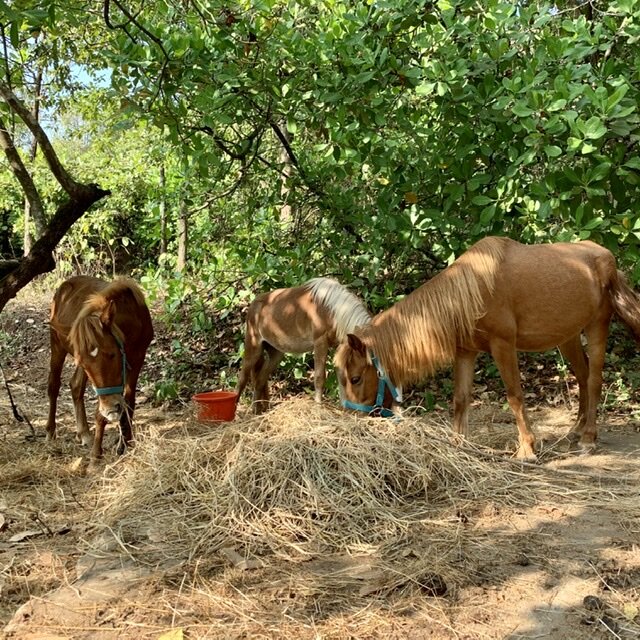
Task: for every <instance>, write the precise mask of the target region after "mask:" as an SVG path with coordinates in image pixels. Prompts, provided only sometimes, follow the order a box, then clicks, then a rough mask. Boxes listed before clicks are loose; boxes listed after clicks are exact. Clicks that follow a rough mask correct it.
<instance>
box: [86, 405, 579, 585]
mask: <svg viewBox="0 0 640 640" xmlns="http://www.w3.org/2000/svg"><path fill="white" fill-rule="evenodd" d="M548 473H549V472H543V471H539V470H537V469H531V468H527V469H523V468H522V467H520V466H518V465H516V464H513V463H512V462H509V461H508V459H506V458H505V459H504V460H503V461H502V462H500V460H499V459H496V457H495V456H490V455H487V454H486V453H484V452H483V450H482V449H481V448H480V447H477V446H475V445H473V444H471V443H468V442H466V443H464V444H463V445H457V444H456V442H455V441H454V436H453V434H452V433H451V430H450V428H449V427H448V426H446V425H443V424H438V423H436V422H434V421H433V420H432V421H428V420H425V419H417V418H416V419H406V420H402V421H401V422H393V421H389V420H379V419H363V418H362V417H359V416H352V415H348V414H346V413H344V412H342V411H336V410H333V409H331V408H329V407H326V406H322V407H318V406H316V405H315V404H314V403H312V402H310V401H307V400H293V401H289V402H285V403H282V404H281V405H280V406H279V407H278V408H277V409H275V410H274V411H272V412H270V413H268V414H266V416H264V417H257V418H249V419H247V420H244V421H243V420H237V421H236V422H234V423H230V424H229V425H226V426H222V427H219V426H215V427H211V428H210V430H209V431H208V432H207V433H206V435H204V436H201V437H185V435H184V434H183V433H180V434H173V435H171V434H165V435H164V436H163V435H161V434H159V433H152V432H151V433H147V434H146V436H144V437H142V438H141V439H140V440H139V442H138V444H137V447H136V450H135V454H134V455H133V456H132V457H131V458H129V459H127V460H126V461H123V463H118V464H116V465H115V466H114V467H113V468H112V469H111V470H110V472H108V473H107V474H105V479H104V485H103V487H102V490H101V492H100V495H99V499H98V504H99V505H100V506H99V512H98V514H96V518H97V520H98V522H99V523H100V526H102V527H104V528H106V529H108V530H109V531H110V532H111V533H112V534H113V535H114V536H115V538H116V539H117V541H118V545H119V546H120V548H122V549H126V550H127V551H128V552H129V553H131V554H132V555H133V556H136V557H138V558H141V557H144V558H145V560H146V561H150V560H151V559H152V558H153V559H155V560H158V561H159V560H162V558H167V559H171V560H172V561H174V562H175V561H180V562H194V561H197V560H200V559H202V558H213V557H216V556H218V555H219V552H220V550H223V549H228V548H230V547H231V548H233V549H234V550H235V551H236V552H237V553H239V554H240V556H242V557H245V558H249V557H255V556H259V557H263V558H265V557H271V558H273V557H275V558H279V559H287V560H296V561H299V560H308V559H311V558H315V557H318V556H325V557H326V556H329V555H339V554H351V555H353V554H365V555H376V556H377V557H382V558H386V559H387V560H390V559H392V558H393V557H395V558H396V559H397V558H398V557H407V556H413V557H414V560H415V556H420V557H422V556H423V555H425V557H426V555H428V556H429V560H428V563H429V566H430V567H432V568H433V567H437V570H438V571H443V572H444V573H447V572H448V573H449V574H456V572H457V571H459V570H463V571H466V572H468V570H469V568H468V567H466V568H465V567H462V566H461V564H460V563H461V558H462V556H461V554H463V555H465V561H467V562H469V563H470V564H471V565H473V564H474V562H473V561H472V560H470V559H469V558H468V557H467V556H468V554H469V553H470V552H469V549H468V548H467V549H465V550H464V552H463V551H461V549H462V546H464V545H463V541H464V540H465V537H467V536H468V535H470V533H469V531H468V530H469V528H470V527H468V526H465V523H467V522H469V521H470V520H472V519H473V517H474V515H476V514H477V513H479V511H481V510H486V509H487V508H488V505H490V508H491V509H494V510H495V511H496V512H497V511H499V510H500V509H501V508H503V507H505V506H519V507H525V506H528V505H531V504H532V503H533V502H534V501H535V500H536V499H537V497H538V496H539V495H540V494H541V493H542V492H546V493H549V492H552V493H560V494H564V493H569V492H570V491H572V492H573V494H574V495H575V494H576V491H577V490H576V488H575V487H573V489H572V487H571V482H568V481H567V479H565V478H562V480H561V483H562V486H560V482H558V483H557V484H552V483H550V481H549V479H548ZM578 493H579V491H578ZM418 540H419V543H416V541H418ZM494 542H495V541H494ZM416 544H419V545H420V547H421V548H422V551H417V550H416V547H415V545H416ZM471 546H472V547H474V548H476V551H477V553H478V555H479V557H482V556H483V554H484V553H485V551H484V550H483V549H482V548H481V547H482V545H481V544H476V545H471ZM494 546H495V545H494ZM427 547H429V548H427ZM438 549H439V550H440V551H439V553H434V551H436V550H438ZM515 552H517V549H515V550H514V553H515ZM505 553H509V551H506V552H505ZM443 562H444V566H442V564H443ZM479 562H480V560H479ZM480 563H481V562H480ZM414 564H415V562H414ZM476 564H477V563H476ZM452 577H453V578H454V580H455V575H452Z"/></svg>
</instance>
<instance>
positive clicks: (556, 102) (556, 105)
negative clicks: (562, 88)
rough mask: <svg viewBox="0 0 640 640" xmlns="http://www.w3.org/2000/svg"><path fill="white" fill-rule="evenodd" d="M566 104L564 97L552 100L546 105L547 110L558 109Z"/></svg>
mask: <svg viewBox="0 0 640 640" xmlns="http://www.w3.org/2000/svg"><path fill="white" fill-rule="evenodd" d="M566 106H567V101H566V100H565V99H564V98H561V99H560V100H554V101H553V102H552V103H551V104H550V105H549V106H548V107H547V111H560V110H562V109H564V108H565V107H566Z"/></svg>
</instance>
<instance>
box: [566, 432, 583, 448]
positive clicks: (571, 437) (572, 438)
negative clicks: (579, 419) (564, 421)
mask: <svg viewBox="0 0 640 640" xmlns="http://www.w3.org/2000/svg"><path fill="white" fill-rule="evenodd" d="M565 438H566V439H567V440H568V441H569V442H570V443H571V444H578V442H579V441H580V432H579V431H574V430H573V429H572V430H571V431H569V433H567V435H566V436H565Z"/></svg>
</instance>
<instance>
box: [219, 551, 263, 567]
mask: <svg viewBox="0 0 640 640" xmlns="http://www.w3.org/2000/svg"><path fill="white" fill-rule="evenodd" d="M220 554H221V555H223V556H224V557H225V558H226V559H227V560H229V562H231V563H232V564H233V566H234V567H236V568H237V569H242V570H243V571H245V570H247V569H260V567H262V566H263V564H262V561H260V560H258V559H257V558H253V559H251V558H245V557H244V556H241V555H240V554H239V553H238V552H237V551H236V550H235V549H233V548H232V547H224V548H222V549H220Z"/></svg>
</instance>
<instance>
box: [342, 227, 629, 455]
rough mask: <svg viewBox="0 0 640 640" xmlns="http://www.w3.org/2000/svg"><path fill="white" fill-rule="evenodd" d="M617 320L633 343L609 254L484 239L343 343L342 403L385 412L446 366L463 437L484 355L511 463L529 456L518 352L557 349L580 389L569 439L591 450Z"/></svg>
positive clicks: (625, 291)
mask: <svg viewBox="0 0 640 640" xmlns="http://www.w3.org/2000/svg"><path fill="white" fill-rule="evenodd" d="M614 313H615V314H617V315H618V317H619V318H620V319H621V320H622V321H623V322H624V323H625V324H627V325H628V326H629V328H630V329H631V330H632V331H633V333H634V334H635V337H636V339H640V298H638V297H637V296H636V294H635V293H634V292H633V291H632V289H631V288H630V287H629V286H628V285H627V284H626V282H625V279H624V276H623V275H622V273H620V272H619V271H618V270H617V269H616V261H615V258H614V257H613V255H612V254H611V252H609V251H608V250H607V249H604V248H603V247H601V246H599V245H597V244H595V243H593V242H588V241H586V242H577V243H575V244H569V243H557V244H544V245H531V246H527V245H523V244H520V243H519V242H515V241H514V240H510V239H508V238H500V237H489V238H485V239H483V240H480V241H479V242H478V243H476V244H475V245H473V246H472V247H471V248H470V249H469V250H468V251H467V252H466V253H464V254H463V255H462V256H460V257H459V258H458V259H457V260H456V261H455V262H454V263H453V264H451V265H450V266H449V267H447V268H446V269H445V270H444V271H442V272H441V273H439V274H438V275H436V276H435V277H434V278H432V279H431V280H430V281H429V282H427V283H425V284H424V285H422V286H421V287H419V288H418V289H416V290H415V291H414V292H412V293H411V294H409V295H408V296H407V297H406V298H404V299H403V300H401V301H400V302H398V303H397V304H395V305H394V306H392V307H391V308H389V309H388V310H387V311H384V312H383V313H380V314H378V315H377V316H375V317H374V318H373V320H372V323H371V324H370V325H369V326H368V327H366V328H364V329H362V330H359V331H357V332H356V333H354V334H350V335H349V336H348V337H347V341H346V342H345V343H343V344H342V345H340V347H339V348H338V350H337V352H336V357H335V364H336V367H337V369H338V379H339V382H340V384H341V386H342V387H343V394H344V397H345V398H346V402H344V403H343V404H345V406H348V407H349V406H350V407H351V408H354V407H355V408H358V409H362V410H374V409H380V407H381V406H384V407H388V406H389V405H390V403H391V400H392V395H393V394H392V391H393V383H395V384H396V385H399V384H406V383H410V382H415V381H418V380H419V379H420V378H422V377H424V376H425V375H430V374H433V373H434V372H435V371H436V369H438V368H439V367H441V366H442V365H444V364H446V363H449V362H451V361H453V363H454V382H455V387H454V398H453V428H454V430H455V431H456V432H457V433H461V434H467V432H468V415H467V414H468V408H469V402H470V398H471V389H472V385H473V374H474V363H475V360H476V357H477V355H478V353H479V352H481V351H485V352H488V353H490V354H491V355H492V356H493V358H494V360H495V362H496V364H497V366H498V369H499V371H500V375H501V377H502V380H503V382H504V384H505V387H506V390H507V399H508V401H509V405H510V406H511V409H512V410H513V413H514V414H515V418H516V422H517V425H518V431H519V441H520V446H519V449H518V457H521V458H535V453H534V445H535V439H534V435H533V433H532V431H531V429H530V427H529V423H528V420H527V415H526V412H525V408H524V404H523V393H522V388H521V386H520V372H519V369H518V357H517V351H546V350H547V349H551V348H553V347H559V349H560V351H561V353H562V354H563V356H564V357H565V358H566V359H567V360H568V362H569V364H570V366H571V369H572V371H573V373H574V375H575V376H576V378H577V381H578V385H579V390H580V401H579V410H578V419H577V422H576V424H575V426H574V427H573V428H572V429H571V432H570V436H571V437H573V438H575V439H579V440H580V444H581V446H582V448H583V449H585V450H591V449H593V448H594V447H595V441H596V437H597V427H596V411H597V405H598V402H599V401H600V393H601V389H602V367H603V364H604V357H605V349H606V343H607V334H608V331H609V322H610V319H611V316H612V315H613V314H614ZM581 333H584V335H585V337H586V339H587V353H588V357H587V356H586V355H585V353H584V351H583V349H582V344H581ZM376 362H377V363H378V372H377V371H376V367H375V363H376ZM379 379H380V380H383V381H384V380H385V379H386V380H387V381H388V383H389V386H387V388H384V386H383V382H381V383H380V388H381V391H379V392H378V401H377V402H375V404H374V398H375V396H376V388H377V387H378V380H379ZM390 389H391V391H390Z"/></svg>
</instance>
